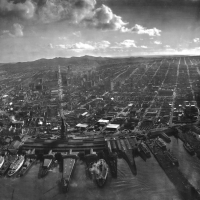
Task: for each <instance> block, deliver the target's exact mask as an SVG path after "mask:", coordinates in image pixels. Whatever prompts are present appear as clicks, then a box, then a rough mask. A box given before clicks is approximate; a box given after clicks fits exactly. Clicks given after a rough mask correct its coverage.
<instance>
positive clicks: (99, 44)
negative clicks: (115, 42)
mask: <svg viewBox="0 0 200 200" xmlns="http://www.w3.org/2000/svg"><path fill="white" fill-rule="evenodd" d="M94 46H95V48H96V49H106V48H108V47H109V46H110V42H109V41H106V40H103V41H101V42H97V43H95V45H94Z"/></svg>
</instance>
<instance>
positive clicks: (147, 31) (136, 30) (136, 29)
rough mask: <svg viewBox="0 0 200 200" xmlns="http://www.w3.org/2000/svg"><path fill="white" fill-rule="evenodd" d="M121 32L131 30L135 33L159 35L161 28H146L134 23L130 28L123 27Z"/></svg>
mask: <svg viewBox="0 0 200 200" xmlns="http://www.w3.org/2000/svg"><path fill="white" fill-rule="evenodd" d="M122 32H133V33H137V34H147V35H149V36H160V33H161V30H159V29H157V28H152V29H147V28H145V27H143V26H141V25H139V24H136V25H135V26H134V27H132V28H131V29H128V28H124V29H123V30H122Z"/></svg>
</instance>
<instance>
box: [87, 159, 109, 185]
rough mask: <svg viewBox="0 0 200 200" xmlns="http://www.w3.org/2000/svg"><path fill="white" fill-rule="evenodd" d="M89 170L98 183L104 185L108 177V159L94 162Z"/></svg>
mask: <svg viewBox="0 0 200 200" xmlns="http://www.w3.org/2000/svg"><path fill="white" fill-rule="evenodd" d="M89 170H90V172H91V173H92V174H93V175H94V179H95V180H96V183H97V185H98V186H99V187H103V186H104V185H105V183H106V180H107V177H108V165H107V163H106V161H105V160H104V159H99V160H98V161H97V162H95V163H93V165H92V167H91V168H90V169H89Z"/></svg>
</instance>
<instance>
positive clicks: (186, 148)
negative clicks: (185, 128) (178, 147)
mask: <svg viewBox="0 0 200 200" xmlns="http://www.w3.org/2000/svg"><path fill="white" fill-rule="evenodd" d="M183 147H184V148H185V150H186V151H187V152H188V153H189V154H190V155H194V153H195V151H194V148H193V147H192V146H191V145H190V144H189V143H187V142H185V143H183Z"/></svg>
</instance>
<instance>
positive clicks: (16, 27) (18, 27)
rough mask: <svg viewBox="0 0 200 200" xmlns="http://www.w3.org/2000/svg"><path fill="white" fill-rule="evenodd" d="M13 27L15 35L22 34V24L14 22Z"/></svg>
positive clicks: (20, 35) (19, 35)
mask: <svg viewBox="0 0 200 200" xmlns="http://www.w3.org/2000/svg"><path fill="white" fill-rule="evenodd" d="M13 27H14V35H15V36H16V37H22V36H23V35H24V33H23V26H22V25H20V24H17V23H16V24H13Z"/></svg>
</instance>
